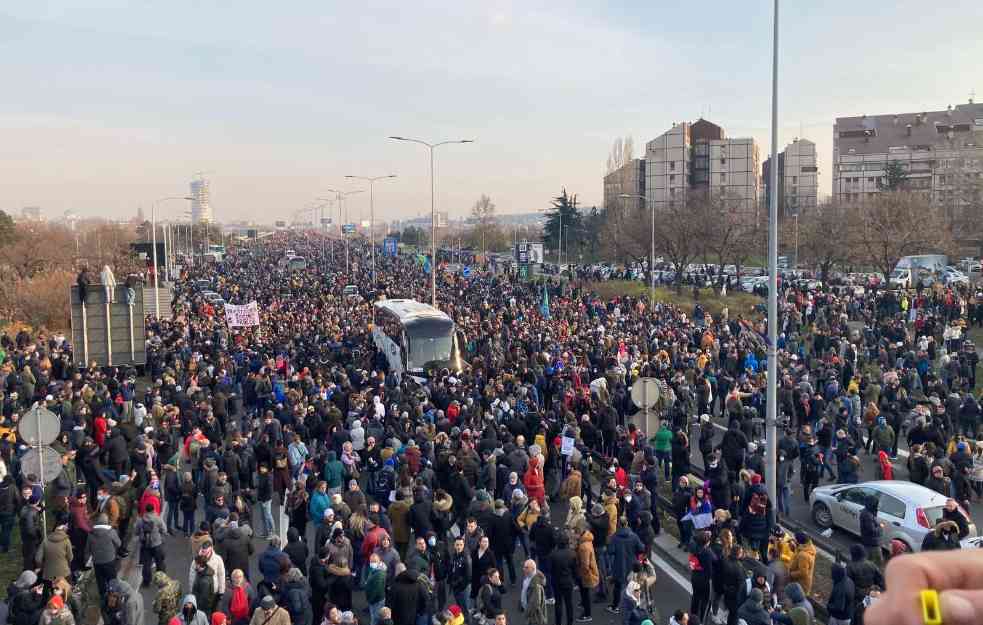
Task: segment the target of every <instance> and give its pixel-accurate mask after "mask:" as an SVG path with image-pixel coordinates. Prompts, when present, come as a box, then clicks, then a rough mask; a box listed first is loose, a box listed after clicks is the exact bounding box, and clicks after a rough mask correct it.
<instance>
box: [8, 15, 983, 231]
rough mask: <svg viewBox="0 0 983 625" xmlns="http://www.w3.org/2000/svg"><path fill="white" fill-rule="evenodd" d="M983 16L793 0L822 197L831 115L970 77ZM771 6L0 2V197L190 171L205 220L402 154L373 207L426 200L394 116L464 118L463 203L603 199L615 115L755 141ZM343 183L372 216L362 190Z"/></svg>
mask: <svg viewBox="0 0 983 625" xmlns="http://www.w3.org/2000/svg"><path fill="white" fill-rule="evenodd" d="M663 5H666V6H663ZM934 14H937V15H945V16H947V18H948V19H947V22H946V27H945V28H944V29H941V28H935V27H933V26H932V25H931V24H932V22H931V15H934ZM981 19H983V3H979V2H971V1H969V0H950V1H941V2H937V3H935V4H932V5H926V4H925V3H924V2H915V1H913V0H897V1H895V2H892V3H889V4H888V5H880V4H877V5H871V4H862V3H856V2H845V1H842V0H830V1H828V2H824V3H812V4H802V3H788V2H786V3H784V4H783V6H782V23H781V28H782V32H781V42H780V45H781V48H780V53H781V65H780V80H781V85H780V94H779V97H780V102H779V115H780V126H781V132H780V137H779V149H782V148H784V146H785V145H786V144H787V143H789V142H790V141H792V139H793V138H795V137H799V136H802V137H806V138H808V139H810V140H812V141H814V142H815V143H816V145H817V151H818V156H819V167H820V181H819V185H820V186H819V191H820V195H821V196H826V195H828V194H829V191H830V188H829V187H830V180H831V176H830V170H829V168H830V161H831V156H832V155H831V151H832V127H833V122H834V120H835V118H836V117H837V116H848V115H860V114H864V113H867V114H882V113H893V112H910V111H922V110H941V109H944V108H945V107H946V106H947V105H949V104H953V105H954V104H958V103H962V102H966V100H967V99H968V97H969V94H970V93H971V92H972V91H974V90H975V91H979V92H980V95H979V96H978V97H977V99H979V98H983V79H981V75H980V73H979V66H980V63H979V59H981V58H983V38H981V37H979V35H978V24H979V23H980V20H981ZM771 27H772V25H771V2H770V1H768V0H759V1H758V2H755V3H750V4H749V3H733V2H723V1H722V0H711V1H709V2H705V3H703V4H701V5H700V6H699V8H698V10H694V9H693V5H691V4H685V3H679V4H678V5H677V4H676V3H643V2H637V1H636V2H625V3H613V4H612V3H608V2H603V1H601V0H584V1H583V2H578V3H576V4H573V3H558V2H539V1H537V0H531V1H527V2H514V1H513V0H486V1H484V2H473V1H468V0H465V1H463V2H458V3H453V4H450V3H444V2H436V1H434V0H419V1H418V2H415V3H410V4H406V3H397V2H395V1H392V0H385V1H381V2H376V1H372V0H370V1H369V2H366V3H355V4H351V5H347V4H342V3H335V4H332V3H325V2H315V1H313V0H298V1H297V2H291V3H281V4H279V5H271V4H269V3H259V2H257V1H255V0H239V1H238V2H215V3H196V2H191V1H189V0H174V1H173V2H169V3H144V4H139V5H137V4H135V3H133V2H132V1H127V0H91V1H88V2H84V3H82V2H45V1H40V0H39V1H36V2H30V3H14V4H11V3H8V4H6V5H4V6H3V7H2V8H0V53H2V60H0V72H2V77H3V84H4V86H5V89H4V97H3V98H0V171H2V172H3V174H2V177H0V181H2V182H0V209H3V210H6V211H9V212H11V213H12V214H14V215H19V214H20V211H21V209H22V208H23V207H25V206H40V207H41V208H42V210H43V212H44V214H45V215H46V216H47V217H49V218H53V217H57V216H60V215H62V214H64V213H65V211H68V210H70V211H72V212H74V213H76V214H77V215H79V216H80V217H94V216H104V217H109V218H128V217H130V216H132V215H135V214H136V212H137V209H138V207H141V206H142V207H143V208H144V212H145V213H147V214H149V208H150V204H151V203H152V201H153V200H154V199H156V198H159V197H165V196H171V195H186V194H187V190H188V184H189V182H190V181H191V179H192V177H193V174H194V172H196V171H201V170H204V171H210V172H212V173H210V174H208V178H209V179H210V181H211V203H212V207H213V210H214V214H215V218H216V219H217V220H218V221H236V220H243V219H245V220H256V221H259V222H264V223H265V222H272V221H274V220H275V219H289V218H290V217H291V215H292V214H293V212H294V211H295V210H297V209H300V208H303V207H304V206H305V205H306V204H308V203H309V202H311V201H313V199H314V198H315V197H318V196H325V195H327V193H326V190H327V189H329V188H344V189H350V188H358V185H355V184H351V183H348V182H347V181H346V180H345V178H344V176H345V175H346V174H355V175H362V176H375V175H384V174H390V173H395V174H397V175H398V176H399V177H398V178H397V179H396V180H393V181H391V182H389V183H386V184H384V185H383V184H378V185H376V187H375V206H376V215H377V217H378V218H379V219H380V220H390V219H408V218H413V217H417V216H419V215H421V214H424V213H429V210H430V188H429V179H428V160H427V153H426V150H425V149H424V148H423V147H422V146H418V145H413V144H404V143H398V142H395V141H390V140H388V139H387V138H386V137H387V136H389V135H393V134H399V135H404V136H409V137H418V138H421V139H426V140H433V141H439V140H444V139H458V138H469V139H476V143H475V144H472V145H449V146H445V147H442V148H440V149H439V150H438V152H437V164H436V169H437V191H438V209H439V210H441V211H447V212H449V213H450V214H451V215H452V216H453V217H462V216H464V215H466V214H467V212H468V211H469V209H470V206H471V205H472V204H473V203H474V202H475V201H476V200H477V199H478V197H479V196H480V195H481V194H482V193H484V194H487V195H489V196H490V197H491V198H492V201H494V202H495V204H496V205H497V207H498V210H499V212H501V213H526V212H531V211H536V210H544V209H546V208H547V207H548V206H549V202H550V199H551V198H552V197H554V196H555V195H557V194H559V193H560V191H561V189H562V188H563V187H566V188H567V190H568V192H571V193H576V194H577V195H578V197H579V199H580V203H581V205H582V206H585V207H589V206H592V205H595V204H596V205H600V203H601V198H602V176H603V174H604V164H605V161H606V158H607V154H608V151H609V150H610V147H611V144H612V142H613V140H614V139H615V138H616V137H618V136H624V135H631V136H632V137H633V138H634V143H635V147H636V154H635V156H636V157H640V156H642V151H643V150H644V145H645V143H646V142H647V141H649V140H651V139H653V138H655V137H656V136H658V135H660V134H661V133H663V132H665V131H666V130H667V129H668V128H670V127H671V126H672V124H673V123H674V122H681V121H689V122H691V121H695V120H696V119H697V118H699V117H700V116H703V117H705V118H707V119H709V120H711V121H713V122H714V123H717V124H719V125H721V126H723V127H724V129H725V130H726V132H727V134H728V136H731V137H742V136H751V137H754V138H755V139H756V140H757V142H758V144H759V146H760V148H761V160H762V161H763V160H764V159H765V158H767V156H768V152H769V148H770V136H769V124H770V62H771ZM974 81H976V82H974ZM348 202H349V209H350V215H351V216H352V218H353V220H357V219H358V218H365V219H367V218H368V203H369V198H368V194H367V193H364V194H359V195H356V196H352V197H351V198H349V200H348ZM179 204H180V203H178V202H172V203H169V204H167V205H165V206H164V207H162V213H163V215H162V217H164V218H172V219H176V218H177V217H178V214H179V213H182V212H184V211H186V210H187V208H188V207H187V206H179ZM334 215H336V211H335V213H334Z"/></svg>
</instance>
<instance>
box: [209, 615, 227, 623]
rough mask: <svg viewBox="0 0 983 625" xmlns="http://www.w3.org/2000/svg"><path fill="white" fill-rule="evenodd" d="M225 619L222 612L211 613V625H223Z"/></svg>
mask: <svg viewBox="0 0 983 625" xmlns="http://www.w3.org/2000/svg"><path fill="white" fill-rule="evenodd" d="M225 623H226V618H225V614H224V613H223V612H212V625H225Z"/></svg>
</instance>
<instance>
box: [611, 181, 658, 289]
mask: <svg viewBox="0 0 983 625" xmlns="http://www.w3.org/2000/svg"><path fill="white" fill-rule="evenodd" d="M618 197H620V198H622V199H628V198H635V199H639V200H642V201H643V202H645V203H646V204H647V203H648V201H649V200H648V198H647V197H645V196H644V195H639V194H637V193H622V194H620V195H619V196H618ZM650 253H651V256H649V305H650V306H654V305H655V203H654V202H653V203H652V248H651V252H650Z"/></svg>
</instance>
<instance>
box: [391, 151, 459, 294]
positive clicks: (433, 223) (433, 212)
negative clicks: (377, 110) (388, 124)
mask: <svg viewBox="0 0 983 625" xmlns="http://www.w3.org/2000/svg"><path fill="white" fill-rule="evenodd" d="M389 138H390V139H393V140H394V141H409V142H411V143H419V144H420V145H425V146H427V148H428V149H429V150H430V305H431V306H433V307H434V308H436V307H437V204H436V198H435V193H434V177H433V151H434V148H438V147H440V146H442V145H447V144H449V143H474V139H457V140H454V141H441V142H439V143H428V142H426V141H422V140H420V139H410V138H408V137H395V136H391V137H389Z"/></svg>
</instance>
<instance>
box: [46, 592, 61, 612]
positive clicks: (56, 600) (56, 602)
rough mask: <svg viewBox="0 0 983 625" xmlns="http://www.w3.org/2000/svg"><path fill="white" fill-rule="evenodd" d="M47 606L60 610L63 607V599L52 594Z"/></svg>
mask: <svg viewBox="0 0 983 625" xmlns="http://www.w3.org/2000/svg"><path fill="white" fill-rule="evenodd" d="M48 607H49V608H53V609H55V610H60V609H62V608H64V607H65V601H64V600H63V599H62V598H61V597H59V596H58V595H54V596H53V597H51V599H49V600H48Z"/></svg>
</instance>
